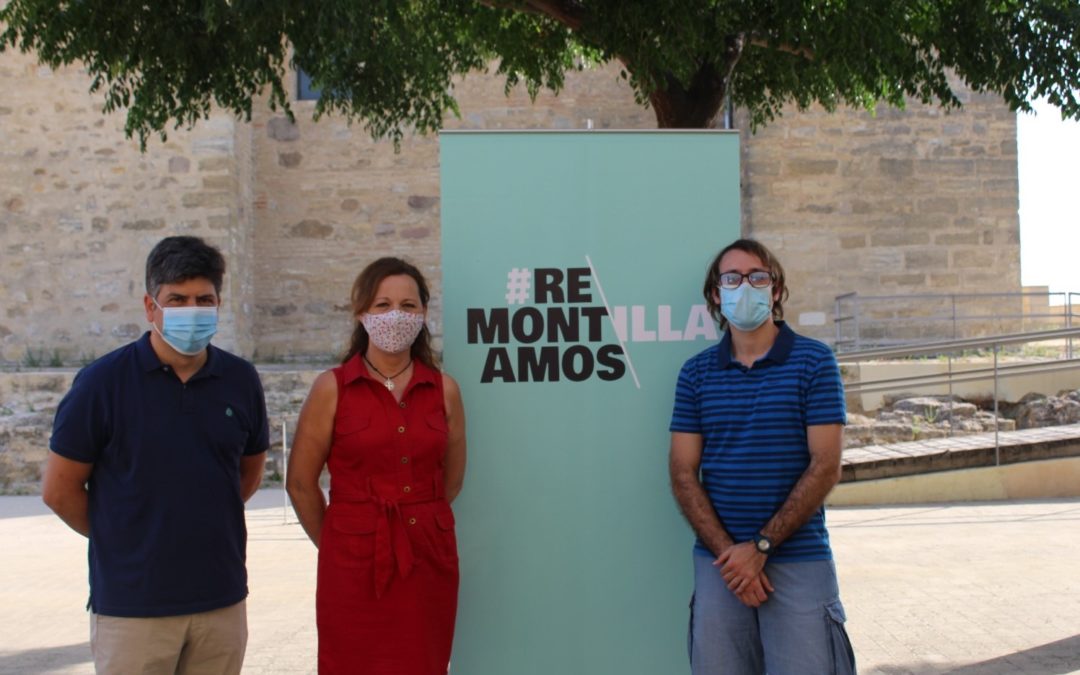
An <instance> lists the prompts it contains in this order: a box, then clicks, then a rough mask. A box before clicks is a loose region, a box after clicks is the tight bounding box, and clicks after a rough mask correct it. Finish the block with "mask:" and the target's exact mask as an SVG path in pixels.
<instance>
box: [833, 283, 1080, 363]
mask: <svg viewBox="0 0 1080 675" xmlns="http://www.w3.org/2000/svg"><path fill="white" fill-rule="evenodd" d="M833 323H834V326H835V336H834V345H835V348H836V351H837V352H844V351H848V350H862V349H866V348H876V347H890V346H902V345H911V344H919V343H926V342H930V341H940V340H956V339H962V338H970V337H982V336H988V335H994V334H1001V333H1009V332H1012V331H1014V330H1015V329H1016V328H1020V329H1021V330H1028V331H1034V330H1045V329H1050V328H1072V327H1073V326H1080V293H1077V292H1072V291H1055V292H1050V291H1021V292H1012V293H945V294H933V293H913V294H908V295H859V294H858V293H857V292H853V293H844V294H843V295H838V296H836V297H835V298H834V299H833ZM1072 346H1073V345H1072V341H1071V340H1070V341H1069V342H1067V344H1066V349H1067V350H1068V352H1069V354H1068V355H1069V357H1071V356H1072V353H1071V352H1072Z"/></svg>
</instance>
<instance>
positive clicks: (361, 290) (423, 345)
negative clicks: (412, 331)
mask: <svg viewBox="0 0 1080 675" xmlns="http://www.w3.org/2000/svg"><path fill="white" fill-rule="evenodd" d="M399 274H404V275H406V276H409V277H412V279H413V281H415V282H416V287H417V288H418V289H419V290H420V304H421V305H423V306H424V308H425V309H426V308H427V306H428V302H429V301H430V300H431V291H429V290H428V285H427V280H426V279H424V275H423V274H422V273H421V272H420V270H419V269H417V268H416V266H415V265H413V264H411V263H408V262H406V261H404V260H402V259H401V258H394V257H386V258H379V259H378V260H376V261H374V262H372V263H371V264H370V265H368V266H367V267H365V268H364V269H363V271H361V272H360V274H359V275H357V277H356V281H354V282H353V287H352V298H351V299H352V311H353V320H354V321H356V327H355V328H354V329H353V334H352V338H350V339H349V348H348V350H347V351H346V352H345V356H344V357H343V358H342V359H341V362H342V363H345V362H347V361H348V360H349V359H351V358H352V357H354V356H356V355H357V354H364V353H365V352H367V348H368V333H367V329H365V328H364V324H363V323H362V322H361V321H358V320H357V319H356V315H357V314H360V313H362V312H366V311H367V310H368V309H370V308H371V305H372V303H374V302H375V292H376V291H378V290H379V284H381V283H382V280H383V279H385V278H386V277H393V276H397V275H399ZM410 354H411V355H412V357H413V358H414V359H416V360H417V361H420V362H421V363H423V364H424V365H427V366H431V367H432V368H438V367H439V360H438V358H437V357H436V356H435V351H434V350H433V349H432V348H431V332H430V331H428V327H427V322H425V323H424V326H423V328H421V329H420V334H419V335H417V336H416V339H415V340H414V341H413V343H412V349H411V350H410Z"/></svg>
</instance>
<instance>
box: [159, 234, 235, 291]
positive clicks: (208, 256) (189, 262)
mask: <svg viewBox="0 0 1080 675" xmlns="http://www.w3.org/2000/svg"><path fill="white" fill-rule="evenodd" d="M224 277H225V258H224V257H223V256H222V255H221V251H219V250H217V249H216V248H214V247H213V246H211V245H210V244H207V243H206V242H205V241H203V240H202V239H200V238H199V237H186V236H185V237H165V238H164V239H162V240H161V241H159V242H158V243H157V246H155V247H154V248H153V250H152V251H150V255H148V256H146V292H147V293H149V294H150V297H152V298H157V294H158V291H159V290H160V289H161V287H162V286H163V285H165V284H179V283H181V282H184V281H187V280H188V279H198V278H203V279H209V280H210V282H211V283H212V284H214V290H215V291H216V292H217V294H218V296H220V295H221V282H222V279H223V278H224Z"/></svg>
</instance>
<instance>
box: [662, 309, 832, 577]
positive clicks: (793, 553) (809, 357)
mask: <svg viewBox="0 0 1080 675" xmlns="http://www.w3.org/2000/svg"><path fill="white" fill-rule="evenodd" d="M777 326H778V327H779V328H780V332H779V334H778V335H777V337H776V341H775V342H774V343H773V346H772V348H771V349H770V350H769V352H768V354H766V355H765V356H763V357H762V358H761V359H759V360H758V361H756V362H755V363H754V364H753V366H752V367H750V368H747V367H746V366H744V365H743V364H741V363H739V362H738V361H736V360H734V359H732V358H731V333H730V332H727V333H725V334H724V337H723V339H721V340H720V342H719V344H716V345H713V346H712V347H709V348H708V349H705V350H704V351H702V352H700V353H699V354H697V355H696V356H694V357H692V358H691V359H689V360H688V361H687V362H686V364H685V365H683V368H682V371H681V372H680V373H679V381H678V384H677V386H676V391H675V405H674V410H673V412H672V416H671V427H670V430H671V431H673V432H685V433H692V434H700V435H701V436H702V440H703V447H702V455H701V481H702V485H703V486H704V488H705V491H706V492H707V493H708V494H709V499H710V501H711V502H712V505H713V508H715V509H716V514H717V515H718V516H719V517H720V521H721V523H723V525H724V529H725V530H727V532H728V534H729V535H730V536H731V538H732V539H734V540H735V542H736V543H739V542H744V541H748V540H750V539H751V538H753V536H754V535H755V534H757V533H758V532H759V531H760V530H761V528H763V527H764V526H765V524H766V523H768V521H769V519H770V518H772V516H773V514H775V513H776V512H777V511H778V510H779V509H780V507H781V506H782V505H783V503H784V502H785V501H786V500H787V498H788V495H789V494H790V493H791V490H792V488H794V487H795V483H796V482H798V480H799V478H800V477H801V476H802V475H803V473H804V472H805V471H806V468H807V467H808V466H809V465H810V450H809V447H808V445H807V439H806V428H807V427H808V426H813V425H819V424H844V422H845V410H844V388H843V384H842V383H841V381H840V369H839V368H838V367H837V364H836V357H835V356H834V355H833V353H832V350H830V349H829V348H828V347H827V346H825V345H824V344H822V343H821V342H818V341H817V340H812V339H810V338H807V337H803V336H801V335H797V334H796V333H795V332H794V331H792V330H791V328H789V327H788V325H787V324H786V323H784V322H777ZM696 548H697V550H699V551H701V552H703V553H708V552H709V551H708V549H707V548H706V547H705V545H704V544H703V543H702V542H701V541H698V542H697V546H696ZM831 558H832V551H831V549H830V548H829V534H828V532H827V531H826V529H825V509H824V507H822V508H819V509H818V510H817V511H816V512H815V513H814V514H813V516H811V517H810V520H809V521H808V522H807V523H806V524H805V525H803V526H802V527H801V528H800V529H799V530H797V531H796V532H795V533H794V534H793V535H791V536H790V537H789V538H788V539H787V540H785V541H784V542H783V543H782V544H781V545H780V546H779V547H777V549H776V551H775V552H774V553H773V554H772V555H771V556H770V560H772V561H773V562H793V561H799V560H829V559H831Z"/></svg>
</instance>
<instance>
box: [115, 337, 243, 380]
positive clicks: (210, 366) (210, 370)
mask: <svg viewBox="0 0 1080 675" xmlns="http://www.w3.org/2000/svg"><path fill="white" fill-rule="evenodd" d="M216 352H217V348H216V347H214V345H207V346H206V363H204V364H203V366H202V368H200V369H199V372H197V373H195V375H193V376H192V378H191V379H195V378H198V377H209V376H214V377H220V376H221V363H222V362H221V359H220V358H218V356H217V354H216ZM135 354H136V358H137V359H138V360H139V367H140V368H141V369H142V371H143V372H144V373H148V372H150V371H152V370H160V369H161V368H162V367H163V366H164V365H165V364H164V363H162V362H161V359H159V358H158V355H157V352H155V351H154V346H153V345H151V344H150V331H146V332H145V333H143V335H142V337H140V338H139V339H138V340H136V341H135Z"/></svg>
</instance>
